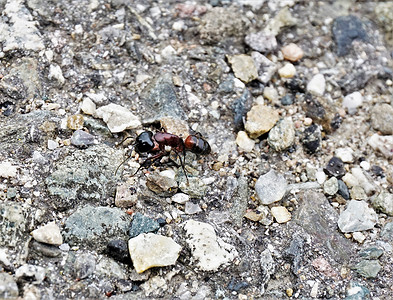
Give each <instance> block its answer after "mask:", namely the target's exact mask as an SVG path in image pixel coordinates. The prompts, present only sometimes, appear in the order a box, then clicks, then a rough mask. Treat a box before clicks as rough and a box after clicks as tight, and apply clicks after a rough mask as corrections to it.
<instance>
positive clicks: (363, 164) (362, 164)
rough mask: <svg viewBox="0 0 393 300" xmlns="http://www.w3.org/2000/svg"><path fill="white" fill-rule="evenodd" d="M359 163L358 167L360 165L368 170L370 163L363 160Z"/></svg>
mask: <svg viewBox="0 0 393 300" xmlns="http://www.w3.org/2000/svg"><path fill="white" fill-rule="evenodd" d="M359 165H360V167H361V168H362V169H363V170H364V171H368V170H370V163H369V162H368V161H365V160H363V161H362V162H361V163H360V164H359Z"/></svg>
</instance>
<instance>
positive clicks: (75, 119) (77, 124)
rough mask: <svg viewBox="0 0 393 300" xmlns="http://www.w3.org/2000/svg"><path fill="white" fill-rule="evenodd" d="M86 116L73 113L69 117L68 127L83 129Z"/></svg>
mask: <svg viewBox="0 0 393 300" xmlns="http://www.w3.org/2000/svg"><path fill="white" fill-rule="evenodd" d="M83 123H84V118H83V116H82V115H80V114H77V115H72V116H69V117H68V118H67V127H68V128H69V129H72V130H77V129H82V128H83Z"/></svg>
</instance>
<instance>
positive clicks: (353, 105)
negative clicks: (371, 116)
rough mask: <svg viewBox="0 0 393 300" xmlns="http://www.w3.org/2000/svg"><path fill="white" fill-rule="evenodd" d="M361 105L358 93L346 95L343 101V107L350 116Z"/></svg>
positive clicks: (361, 99) (361, 97)
mask: <svg viewBox="0 0 393 300" xmlns="http://www.w3.org/2000/svg"><path fill="white" fill-rule="evenodd" d="M362 103H363V96H362V94H360V93H359V92H353V93H352V94H349V95H346V96H345V97H344V100H343V104H342V105H343V107H344V108H345V109H347V111H348V113H349V114H350V115H353V114H355V113H356V110H357V108H358V107H359V106H361V105H362Z"/></svg>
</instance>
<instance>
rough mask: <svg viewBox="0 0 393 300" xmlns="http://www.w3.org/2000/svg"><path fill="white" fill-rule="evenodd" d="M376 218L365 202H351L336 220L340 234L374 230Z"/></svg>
mask: <svg viewBox="0 0 393 300" xmlns="http://www.w3.org/2000/svg"><path fill="white" fill-rule="evenodd" d="M377 220H378V216H377V214H376V213H375V211H374V210H373V209H372V208H369V207H368V204H367V202H365V201H357V200H351V201H349V202H348V205H347V208H346V209H345V210H344V211H343V212H342V213H341V214H340V216H339V218H338V227H339V228H340V230H341V232H344V233H345V232H355V231H363V230H369V229H372V228H374V225H375V224H376V223H377Z"/></svg>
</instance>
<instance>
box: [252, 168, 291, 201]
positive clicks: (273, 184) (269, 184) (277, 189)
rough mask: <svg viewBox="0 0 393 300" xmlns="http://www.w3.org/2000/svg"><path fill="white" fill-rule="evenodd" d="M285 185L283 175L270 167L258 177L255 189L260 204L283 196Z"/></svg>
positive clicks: (278, 199) (277, 199)
mask: <svg viewBox="0 0 393 300" xmlns="http://www.w3.org/2000/svg"><path fill="white" fill-rule="evenodd" d="M287 185H288V183H287V181H286V179H285V178H284V176H282V175H281V174H280V173H278V172H277V171H275V170H273V169H272V170H270V171H269V172H267V173H266V174H264V175H261V176H260V177H259V178H258V180H257V182H256V184H255V191H256V193H257V195H258V198H259V201H260V202H261V204H264V205H268V204H271V203H274V202H277V201H280V200H281V199H282V197H284V195H285V193H286V189H287Z"/></svg>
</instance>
